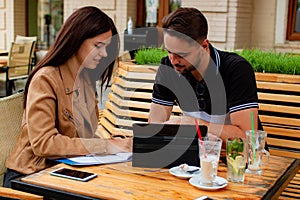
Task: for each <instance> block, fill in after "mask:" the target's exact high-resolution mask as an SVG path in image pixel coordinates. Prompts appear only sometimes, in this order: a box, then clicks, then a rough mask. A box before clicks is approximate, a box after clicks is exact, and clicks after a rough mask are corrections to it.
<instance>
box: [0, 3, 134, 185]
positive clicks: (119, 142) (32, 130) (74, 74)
mask: <svg viewBox="0 0 300 200" xmlns="http://www.w3.org/2000/svg"><path fill="white" fill-rule="evenodd" d="M118 53H119V37H118V32H117V29H116V27H115V25H114V23H113V21H112V20H111V19H110V18H109V17H108V16H107V15H106V14H105V13H103V12H102V11H101V10H99V9H98V8H96V7H91V6H89V7H83V8H80V9H78V10H76V11H75V12H74V13H73V14H72V15H71V16H70V17H69V18H68V19H67V20H66V21H65V23H64V24H63V26H62V28H61V30H60V32H59V33H58V35H57V38H56V40H55V42H54V44H53V45H52V46H51V48H50V49H49V51H48V53H47V54H46V55H45V57H44V58H43V59H42V60H41V61H40V62H39V63H38V64H37V65H36V67H35V68H34V70H33V71H32V73H31V74H30V75H29V77H28V80H27V83H26V86H25V92H24V115H23V122H22V134H21V136H20V138H19V140H18V142H17V144H16V146H15V148H14V149H13V151H12V153H11V154H10V156H9V157H8V159H7V161H6V167H7V171H6V174H5V177H4V186H5V187H10V181H11V180H12V179H14V178H17V177H20V176H22V175H26V174H31V173H34V172H37V171H39V170H42V169H45V168H47V167H50V166H52V165H54V164H55V162H54V161H53V158H61V157H71V156H79V155H86V154H91V153H98V154H114V153H118V152H128V151H131V150H132V138H125V139H120V138H114V139H101V138H99V137H98V136H97V135H96V134H95V131H96V129H97V125H98V109H97V100H96V95H97V93H96V81H97V80H99V81H101V90H102V88H103V86H104V87H105V88H106V87H107V84H108V83H109V81H110V79H111V76H112V72H113V67H114V65H115V59H116V58H117V57H118Z"/></svg>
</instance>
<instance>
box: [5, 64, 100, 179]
mask: <svg viewBox="0 0 300 200" xmlns="http://www.w3.org/2000/svg"><path fill="white" fill-rule="evenodd" d="M92 85H93V84H92V83H91V81H90V80H89V78H88V76H87V73H86V71H84V70H83V72H82V73H81V74H80V76H79V77H77V78H76V81H75V80H74V78H73V77H72V73H71V70H70V66H68V65H62V66H60V67H43V68H42V69H40V70H39V71H38V72H37V73H36V74H35V75H34V77H33V79H32V81H31V84H30V86H29V92H28V96H27V105H26V109H25V112H24V114H23V120H22V133H21V136H20V138H19V140H18V142H17V144H16V146H15V148H14V149H13V151H12V153H11V154H10V156H9V157H8V159H7V161H6V167H7V168H9V169H12V170H15V171H18V172H20V173H23V174H30V173H33V172H36V171H39V170H42V169H45V168H47V167H49V166H51V165H53V162H52V161H51V159H53V158H58V157H69V156H76V155H85V154H89V153H104V152H105V149H106V146H105V141H104V140H101V139H99V138H98V137H97V136H96V135H95V134H94V132H95V130H96V128H97V124H98V115H97V114H98V110H97V103H96V98H95V91H94V89H93V86H92ZM95 108H96V109H95Z"/></svg>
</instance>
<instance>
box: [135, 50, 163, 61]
mask: <svg viewBox="0 0 300 200" xmlns="http://www.w3.org/2000/svg"><path fill="white" fill-rule="evenodd" d="M167 55H168V52H167V51H166V50H163V49H162V48H142V49H139V50H138V51H137V52H136V53H135V54H134V59H135V62H136V64H139V65H145V64H150V65H158V64H159V63H160V60H161V59H162V58H163V57H165V56H167Z"/></svg>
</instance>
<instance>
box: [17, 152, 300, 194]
mask: <svg viewBox="0 0 300 200" xmlns="http://www.w3.org/2000/svg"><path fill="white" fill-rule="evenodd" d="M59 167H67V168H74V169H79V170H83V171H88V172H94V173H97V174H98V176H97V177H96V178H94V179H92V180H90V181H88V182H80V181H74V180H70V179H65V178H60V177H56V176H51V175H49V172H50V171H52V170H54V169H57V168H59ZM299 168H300V160H297V159H293V158H287V157H278V156H270V161H269V163H268V164H266V165H265V166H263V167H262V169H263V174H262V175H252V174H246V175H245V181H244V183H232V182H229V183H228V185H227V186H226V187H225V188H222V189H219V190H215V191H207V190H200V189H198V188H196V187H194V186H192V185H190V184H189V181H188V180H183V179H179V178H177V177H175V176H173V175H171V174H169V172H168V169H157V168H138V167H132V164H131V162H126V163H118V164H108V165H97V166H85V167H72V166H69V165H65V164H58V165H56V166H54V167H51V168H48V169H46V170H43V171H41V172H38V173H35V174H32V175H29V176H26V177H24V178H22V179H21V181H19V182H21V183H26V184H29V185H34V186H42V187H44V188H50V189H52V191H53V189H54V190H60V191H64V192H67V193H72V194H79V195H84V196H88V197H93V198H104V199H195V198H198V197H200V196H202V195H207V196H209V197H211V198H214V199H228V198H229V199H235V198H243V199H244V198H247V199H270V198H271V197H276V196H278V195H280V193H281V191H282V190H283V189H284V188H285V186H286V185H287V184H288V182H289V181H290V180H291V179H292V178H293V177H294V176H295V174H296V172H297V171H298V170H299ZM226 170H227V167H226V166H225V165H224V164H223V163H221V164H220V165H219V169H218V176H220V177H223V178H226ZM13 187H14V185H13ZM17 189H22V188H17ZM27 191H28V190H27Z"/></svg>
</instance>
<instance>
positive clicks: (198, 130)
mask: <svg viewBox="0 0 300 200" xmlns="http://www.w3.org/2000/svg"><path fill="white" fill-rule="evenodd" d="M195 125H196V129H197V133H198V137H199V140H200V146H201V149H202V152H203V155H204V158H206V157H207V156H206V152H205V147H204V144H203V140H202V135H201V130H200V128H199V125H198V121H197V119H195Z"/></svg>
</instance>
